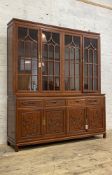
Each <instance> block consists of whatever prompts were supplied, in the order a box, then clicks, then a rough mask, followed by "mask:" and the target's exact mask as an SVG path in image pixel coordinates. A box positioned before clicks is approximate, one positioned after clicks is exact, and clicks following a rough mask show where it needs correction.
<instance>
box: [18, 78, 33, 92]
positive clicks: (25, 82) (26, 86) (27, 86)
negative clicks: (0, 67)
mask: <svg viewBox="0 0 112 175" xmlns="http://www.w3.org/2000/svg"><path fill="white" fill-rule="evenodd" d="M18 89H19V90H31V75H18Z"/></svg>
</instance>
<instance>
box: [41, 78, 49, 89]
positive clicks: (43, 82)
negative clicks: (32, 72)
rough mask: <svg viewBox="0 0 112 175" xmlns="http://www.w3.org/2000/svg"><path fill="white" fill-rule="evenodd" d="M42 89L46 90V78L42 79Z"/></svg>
mask: <svg viewBox="0 0 112 175" xmlns="http://www.w3.org/2000/svg"><path fill="white" fill-rule="evenodd" d="M42 88H43V90H48V77H44V76H43V77H42Z"/></svg>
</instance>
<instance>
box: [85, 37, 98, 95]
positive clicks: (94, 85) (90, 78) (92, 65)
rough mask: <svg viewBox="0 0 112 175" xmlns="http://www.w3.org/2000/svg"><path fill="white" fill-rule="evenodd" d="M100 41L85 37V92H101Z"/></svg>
mask: <svg viewBox="0 0 112 175" xmlns="http://www.w3.org/2000/svg"><path fill="white" fill-rule="evenodd" d="M98 42H99V40H98V39H97V38H89V37H84V46H83V47H84V57H83V88H84V89H83V91H86V92H93V91H98V90H99V79H100V78H99V76H100V74H99V70H100V61H99V52H98V47H99V43H98Z"/></svg>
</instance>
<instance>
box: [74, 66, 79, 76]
mask: <svg viewBox="0 0 112 175" xmlns="http://www.w3.org/2000/svg"><path fill="white" fill-rule="evenodd" d="M75 75H79V64H75Z"/></svg>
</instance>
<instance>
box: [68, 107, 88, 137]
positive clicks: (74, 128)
mask: <svg viewBox="0 0 112 175" xmlns="http://www.w3.org/2000/svg"><path fill="white" fill-rule="evenodd" d="M83 132H85V108H83V107H81V106H72V107H69V108H68V133H69V134H71V135H72V134H73V135H75V134H80V133H83Z"/></svg>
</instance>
